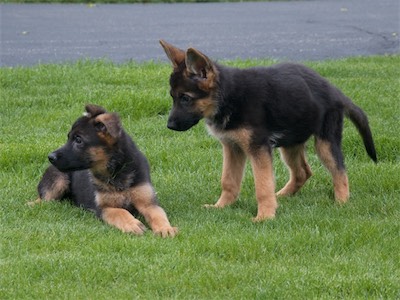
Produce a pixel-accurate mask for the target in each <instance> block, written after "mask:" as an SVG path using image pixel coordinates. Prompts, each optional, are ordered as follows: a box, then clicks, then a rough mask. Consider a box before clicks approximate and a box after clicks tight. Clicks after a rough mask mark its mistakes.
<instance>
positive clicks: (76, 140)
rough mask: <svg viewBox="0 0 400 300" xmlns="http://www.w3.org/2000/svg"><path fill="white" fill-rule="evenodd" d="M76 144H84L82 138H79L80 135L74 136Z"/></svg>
mask: <svg viewBox="0 0 400 300" xmlns="http://www.w3.org/2000/svg"><path fill="white" fill-rule="evenodd" d="M74 142H75V143H76V144H78V145H79V144H82V142H83V141H82V138H81V137H80V136H79V135H75V136H74Z"/></svg>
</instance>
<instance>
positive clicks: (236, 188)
mask: <svg viewBox="0 0 400 300" xmlns="http://www.w3.org/2000/svg"><path fill="white" fill-rule="evenodd" d="M222 149H223V155H224V156H223V159H224V160H223V165H222V177H221V187H222V192H221V196H220V197H219V199H218V201H217V202H216V203H215V204H206V205H204V206H205V207H224V206H227V205H230V204H232V203H234V202H235V201H236V198H237V197H238V195H239V192H240V186H241V183H242V179H243V171H244V166H245V163H246V155H245V153H244V152H243V150H242V149H240V148H239V147H238V146H236V145H234V144H229V143H222Z"/></svg>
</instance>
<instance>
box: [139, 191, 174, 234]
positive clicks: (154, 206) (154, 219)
mask: <svg viewBox="0 0 400 300" xmlns="http://www.w3.org/2000/svg"><path fill="white" fill-rule="evenodd" d="M131 199H132V202H133V205H134V206H135V207H136V209H137V210H138V211H139V213H140V214H142V215H143V216H144V218H145V219H146V222H147V223H148V224H149V225H150V227H151V229H152V230H153V232H154V234H156V235H160V236H162V237H168V236H170V237H174V236H175V235H176V234H178V228H176V227H172V226H171V224H170V223H169V220H168V217H167V214H166V213H165V211H164V209H162V208H161V207H160V206H159V205H158V203H157V200H156V195H155V193H154V190H153V187H152V186H151V184H148V183H147V184H144V185H140V186H137V187H134V188H132V190H131Z"/></svg>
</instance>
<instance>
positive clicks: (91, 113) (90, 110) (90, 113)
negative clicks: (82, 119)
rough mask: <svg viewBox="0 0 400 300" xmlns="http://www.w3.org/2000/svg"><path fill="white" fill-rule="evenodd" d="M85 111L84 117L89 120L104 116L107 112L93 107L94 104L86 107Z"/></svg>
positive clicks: (98, 107) (101, 108) (95, 106)
mask: <svg viewBox="0 0 400 300" xmlns="http://www.w3.org/2000/svg"><path fill="white" fill-rule="evenodd" d="M85 110H86V113H85V114H84V115H85V116H87V117H89V118H94V117H96V116H98V115H101V114H104V113H106V112H107V111H106V110H105V109H104V108H103V107H101V106H98V105H95V104H88V105H86V106H85Z"/></svg>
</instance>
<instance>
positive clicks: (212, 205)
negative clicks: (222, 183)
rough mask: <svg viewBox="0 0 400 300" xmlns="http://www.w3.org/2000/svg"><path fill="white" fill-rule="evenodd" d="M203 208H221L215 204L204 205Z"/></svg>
mask: <svg viewBox="0 0 400 300" xmlns="http://www.w3.org/2000/svg"><path fill="white" fill-rule="evenodd" d="M203 207H204V208H221V207H222V206H220V205H217V204H204V205H203Z"/></svg>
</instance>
